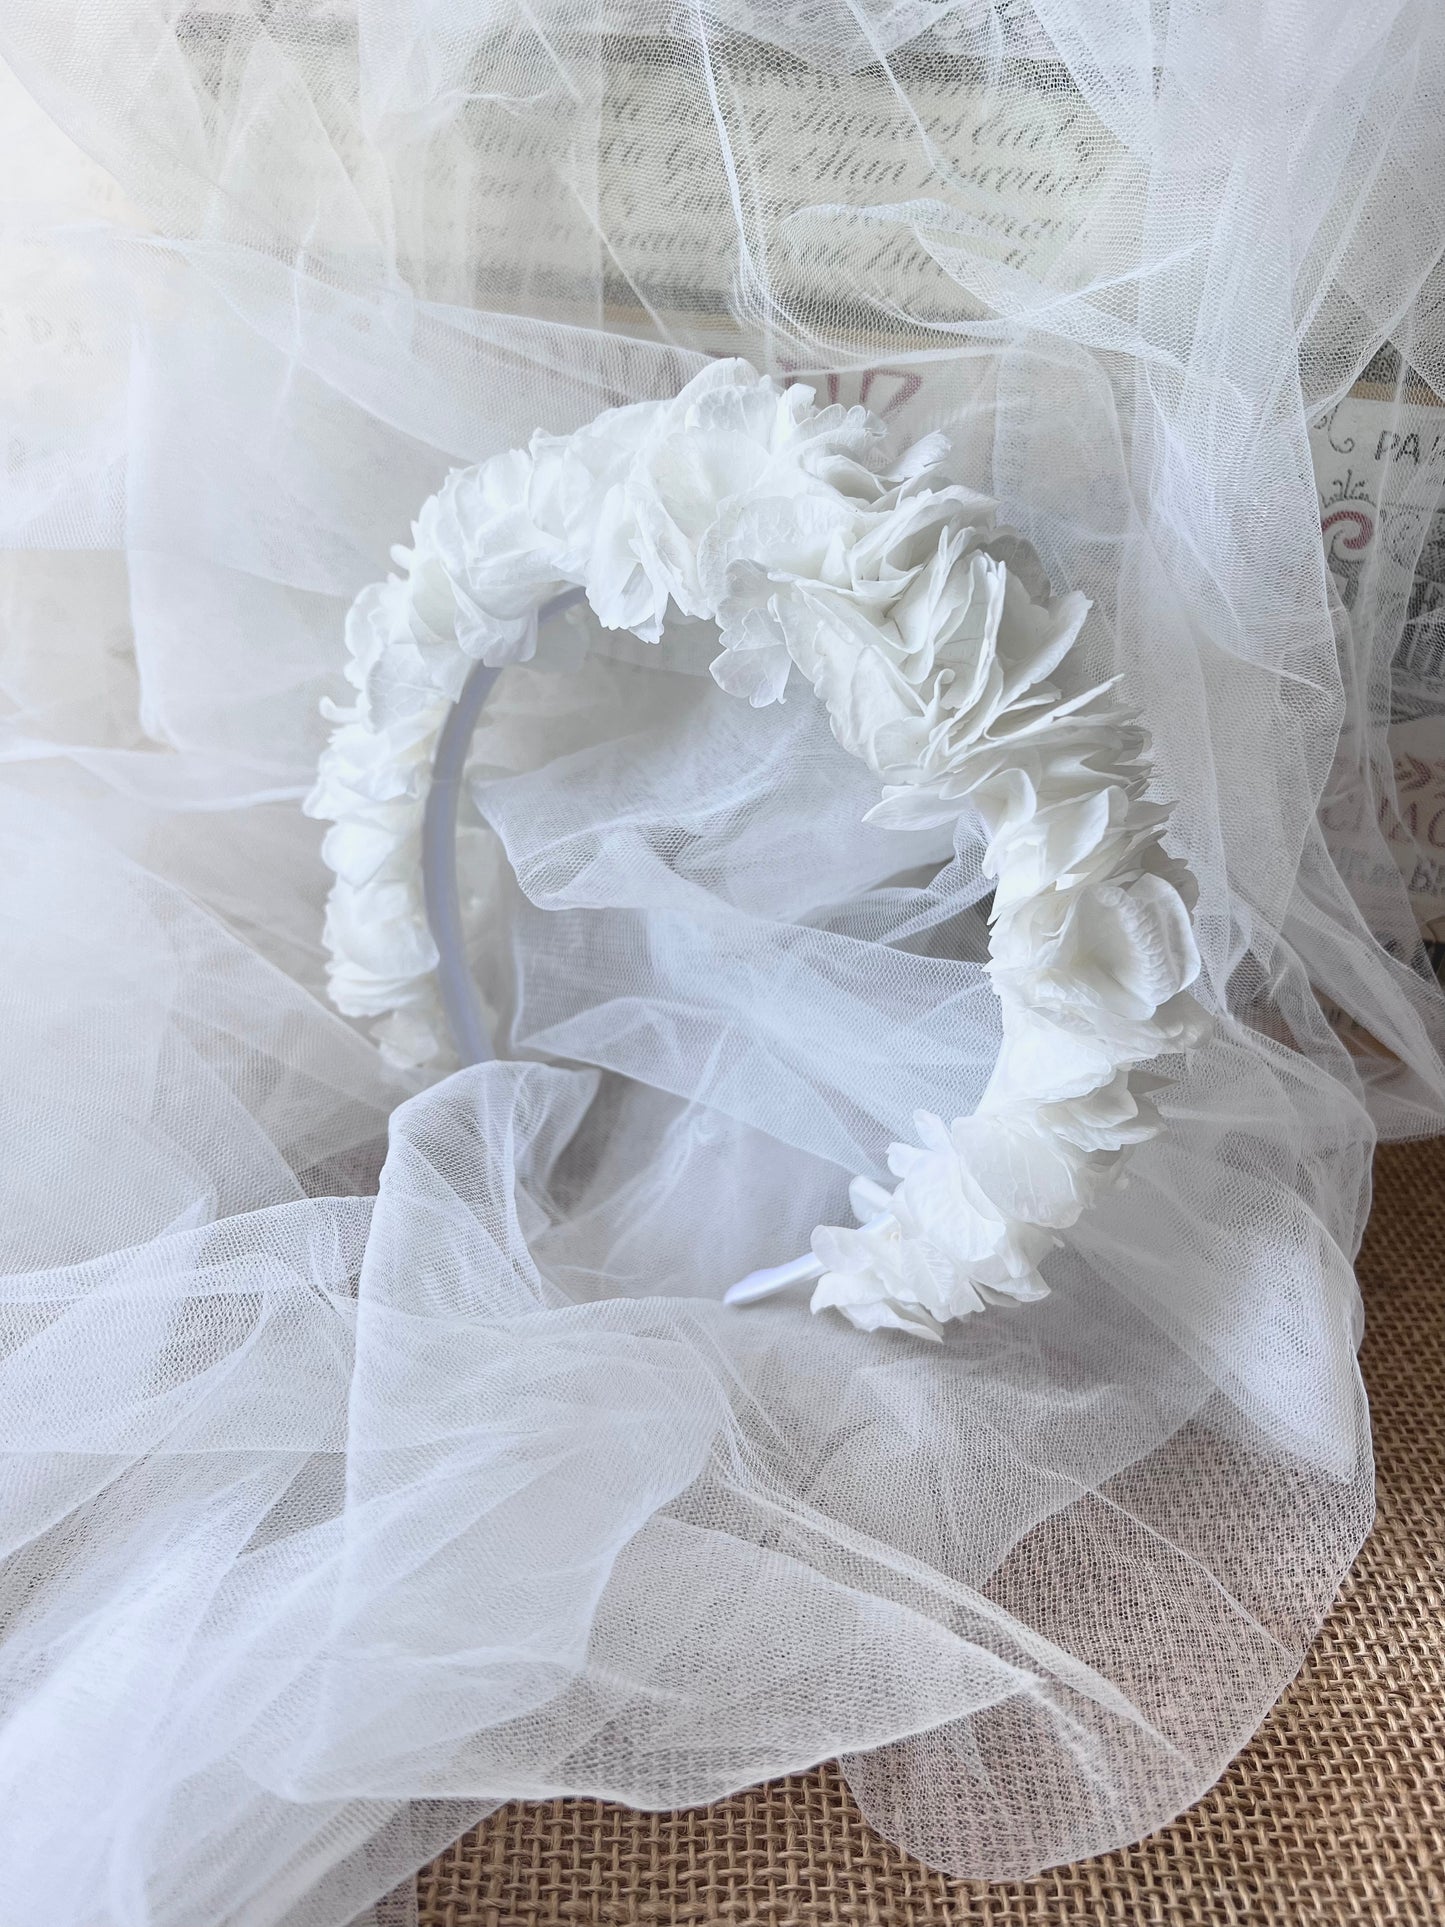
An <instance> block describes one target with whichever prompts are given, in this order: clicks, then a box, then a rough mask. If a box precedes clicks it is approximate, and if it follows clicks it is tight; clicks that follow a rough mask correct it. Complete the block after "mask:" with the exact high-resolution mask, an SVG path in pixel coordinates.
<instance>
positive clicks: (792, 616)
mask: <svg viewBox="0 0 1445 1927" xmlns="http://www.w3.org/2000/svg"><path fill="white" fill-rule="evenodd" d="M884 433H885V431H884V426H883V423H882V422H881V421H879V420H878V419H877V418H876V417H875V416H872V415H870V414H869V413H868V412H867V410H866V409H862V408H849V409H845V408H843V407H842V406H840V405H839V404H836V403H835V404H834V405H833V406H832V407H829V408H825V409H821V410H820V409H819V408H817V407H816V406H815V397H814V393H813V390H812V389H810V388H807V387H803V386H794V387H790V388H786V389H784V388H780V387H779V385H778V384H777V383H776V382H775V381H773V380H771V379H769V378H768V377H767V376H761V377H760V376H759V375H758V374H757V373H756V371H755V370H754V369H752V368H750V367H749V366H748V365H747V364H746V363H745V362H738V361H727V362H722V363H719V364H715V365H714V366H713V367H711V368H709V369H706V370H704V371H703V372H702V373H701V374H698V375H695V376H694V377H693V379H692V380H691V381H690V382H688V383H687V385H686V386H685V387H684V388H683V390H682V392H681V393H680V394H679V395H678V396H677V397H676V398H675V399H674V400H671V401H665V402H638V403H634V404H633V405H632V406H631V407H630V408H615V409H608V410H606V411H605V412H604V413H603V414H602V415H601V416H599V417H598V418H597V420H596V421H594V422H592V423H590V424H589V425H588V426H587V427H586V428H584V429H582V430H579V431H578V432H577V433H576V434H574V435H570V436H556V435H546V434H543V433H541V432H539V433H538V434H536V435H535V436H533V438H532V441H531V443H530V444H529V446H528V447H527V449H526V450H525V451H521V450H514V451H512V452H510V453H508V454H506V455H501V456H497V457H494V458H493V459H492V460H491V461H489V462H484V463H483V464H482V465H481V466H480V467H478V468H475V469H469V470H463V471H458V472H456V473H454V474H452V475H451V476H450V477H449V478H448V480H447V483H446V485H445V487H444V488H443V489H442V490H441V491H440V492H439V494H437V495H436V496H434V497H432V498H431V500H430V501H428V502H427V503H426V505H425V507H424V508H423V509H422V511H421V515H420V518H419V520H418V521H417V523H416V525H415V526H414V528H413V531H412V538H413V547H412V548H411V549H410V550H398V551H397V552H396V559H397V560H398V562H400V563H401V564H402V565H403V566H404V568H405V575H404V576H402V577H398V576H392V577H390V578H388V580H387V581H386V582H384V583H378V584H375V585H373V586H372V587H371V588H368V589H365V590H363V591H362V593H361V595H360V596H359V597H358V598H357V600H356V602H355V603H354V605H353V606H352V609H351V613H350V615H349V616H348V618H347V648H348V652H349V656H350V661H349V663H348V665H347V671H346V673H347V678H348V680H349V681H350V682H352V683H353V684H354V685H355V687H356V689H357V691H358V699H357V701H356V703H355V704H354V705H351V706H349V707H346V708H337V707H336V706H335V705H334V704H332V705H328V706H327V714H328V716H329V717H330V719H331V720H332V721H334V722H336V723H337V724H338V727H337V729H336V730H335V731H334V733H333V735H332V737H331V740H330V742H329V744H328V745H327V748H326V752H325V754H324V755H323V756H322V758H321V768H320V774H319V778H318V781H317V784H316V787H315V788H314V789H313V791H312V792H311V794H310V796H309V797H308V798H307V801H306V808H307V810H308V812H309V813H310V814H312V815H314V816H319V817H322V818H326V819H329V820H331V821H332V822H333V823H334V824H335V828H334V829H333V830H332V831H330V832H329V833H328V835H327V837H326V839H325V841H324V843H323V844H322V855H323V857H324V858H325V860H326V861H327V863H328V864H329V865H330V867H331V868H332V869H333V870H334V871H335V872H336V879H337V880H336V883H335V885H334V886H333V888H332V891H331V895H330V899H329V901H328V904H327V916H326V941H327V947H328V949H329V951H330V953H331V968H330V973H329V982H330V990H331V996H332V999H333V1001H334V1002H335V1003H336V1004H337V1006H338V1008H340V1009H341V1010H343V1011H345V1012H346V1013H347V1014H348V1015H349V1016H356V1017H367V1016H373V1015H375V1014H376V1013H377V1012H378V1011H380V1012H383V1013H385V1016H384V1021H383V1022H382V1023H381V1024H380V1025H379V1026H377V1027H376V1030H377V1034H378V1037H379V1040H380V1042H381V1045H382V1049H383V1051H384V1052H388V1054H390V1055H391V1056H392V1057H393V1058H396V1057H400V1059H401V1061H402V1062H404V1063H405V1062H408V1061H420V1062H422V1063H428V1062H430V1061H431V1060H432V1059H433V1058H434V1057H435V1056H436V1055H437V1054H438V1053H439V1052H440V1050H441V1049H442V1048H443V1047H444V1046H443V1037H442V1035H441V1033H442V1032H443V1031H444V1023H443V1020H442V1011H441V1005H440V995H439V991H438V988H437V984H436V981H435V976H434V972H435V967H436V963H437V956H436V951H435V945H434V942H433V939H432V935H431V933H430V931H429V930H428V927H427V917H426V907H425V903H424V900H423V891H422V826H423V819H424V815H425V810H426V799H427V792H428V787H429V783H428V779H429V776H430V771H431V766H432V761H433V758H434V755H435V751H436V744H437V739H438V737H439V736H440V734H441V727H442V724H443V722H444V721H445V719H446V716H447V713H448V710H449V708H450V706H451V703H452V702H454V701H455V699H456V697H457V696H458V695H459V694H460V691H461V686H462V682H463V680H464V673H465V669H466V668H467V666H468V665H469V664H470V663H471V662H474V661H481V662H483V663H486V664H488V665H489V666H492V667H500V666H501V665H503V664H505V663H508V662H517V661H525V660H527V659H528V658H529V657H530V656H531V655H532V653H533V651H534V648H535V644H536V617H537V615H538V613H539V612H540V610H541V608H542V607H543V605H544V604H545V603H546V602H548V601H549V600H550V599H551V598H553V597H555V596H556V595H558V594H559V592H560V591H561V590H562V589H563V588H564V586H566V585H580V586H581V587H583V588H584V589H585V590H586V595H587V601H588V604H589V605H590V607H591V609H592V612H593V614H594V615H595V616H596V617H597V620H598V621H599V622H600V623H601V625H602V626H603V628H604V629H627V630H630V631H631V632H632V633H633V634H634V635H636V636H638V637H640V638H641V639H642V640H643V641H644V642H652V643H660V642H661V641H662V639H663V626H664V623H665V621H666V619H667V615H668V612H669V610H672V611H673V612H675V613H679V614H681V615H684V616H692V617H696V618H699V619H701V620H702V621H705V622H715V623H716V624H717V625H718V631H719V640H720V642H721V645H722V649H723V654H722V655H720V656H718V657H717V658H716V659H715V660H714V662H713V664H712V675H713V679H714V681H716V682H717V683H718V684H719V685H720V686H721V687H722V688H723V689H725V690H728V691H729V692H730V693H733V694H736V695H742V696H746V697H747V698H748V699H749V701H750V702H752V703H753V704H754V705H755V706H760V705H762V704H765V703H769V702H775V701H778V700H780V699H781V698H782V696H783V693H784V691H785V690H786V688H787V684H788V678H789V675H790V673H791V671H792V669H793V667H794V666H795V665H796V667H797V668H798V669H799V670H801V672H802V674H803V675H804V676H805V677H806V678H807V680H808V681H809V682H810V683H811V684H812V687H813V689H814V692H815V693H816V694H817V695H818V696H819V697H820V698H821V699H822V701H823V703H824V705H825V707H826V709H827V712H828V719H829V722H830V723H831V725H832V730H833V734H834V736H836V737H837V739H838V741H839V742H840V743H841V744H842V746H843V747H844V749H846V750H848V751H849V752H850V754H852V755H854V756H857V757H858V758H860V759H861V761H863V762H864V763H866V764H867V766H868V768H869V769H870V770H871V771H872V772H873V774H874V775H875V776H877V777H880V778H881V779H882V781H883V786H884V787H883V798H882V801H881V802H880V803H877V804H875V805H874V807H873V808H872V809H871V810H870V811H869V812H868V814H867V817H866V818H865V821H870V822H881V823H888V824H895V825H898V826H900V827H903V828H908V827H927V828H932V827H943V828H945V829H947V830H948V831H949V832H950V833H952V832H954V831H955V830H956V829H957V827H958V825H959V822H960V820H961V819H962V818H963V817H965V816H966V815H967V816H970V817H971V818H972V819H973V820H974V821H975V822H976V823H977V824H978V825H979V827H980V829H981V832H982V835H983V838H984V853H983V861H982V866H981V867H982V872H983V874H984V875H985V876H986V877H988V878H990V879H991V880H992V882H993V885H994V891H993V905H992V909H991V911H990V918H989V921H990V924H991V926H992V933H991V938H990V945H989V966H988V967H989V974H990V976H991V977H992V979H993V983H994V987H995V989H996V991H997V992H998V995H999V999H1000V1002H1001V1004H1002V1007H1003V1008H1002V1017H1003V1040H1002V1047H1001V1049H1000V1051H999V1056H998V1062H997V1063H996V1065H995V1066H994V1070H993V1074H992V1076H991V1077H990V1078H989V1081H988V1085H987V1087H986V1088H985V1090H984V1093H983V1096H982V1097H981V1099H980V1100H979V1104H978V1108H977V1110H976V1111H975V1112H974V1113H973V1115H972V1116H970V1117H966V1118H955V1119H954V1120H953V1123H952V1125H951V1126H946V1125H945V1124H944V1123H943V1120H942V1119H941V1118H938V1117H934V1116H932V1115H931V1114H930V1113H929V1112H927V1111H920V1112H919V1113H918V1114H917V1116H916V1118H915V1120H914V1122H915V1124H916V1126H917V1129H918V1132H919V1135H920V1136H921V1137H922V1139H923V1143H922V1145H921V1146H920V1145H911V1144H894V1145H892V1146H890V1148H889V1152H888V1163H889V1167H890V1169H891V1170H892V1171H893V1173H894V1175H895V1176H896V1177H898V1178H899V1179H900V1180H901V1182H900V1183H899V1184H898V1186H897V1187H896V1189H895V1190H894V1191H893V1192H892V1193H891V1194H890V1193H888V1192H887V1191H885V1190H884V1189H883V1188H882V1187H881V1186H880V1185H878V1184H877V1183H875V1182H874V1181H873V1180H872V1179H871V1178H868V1177H866V1176H863V1177H859V1178H858V1179H857V1180H856V1181H855V1183H854V1184H853V1186H852V1201H853V1208H854V1211H855V1212H856V1214H857V1216H858V1217H859V1219H860V1220H862V1221H863V1223H862V1228H861V1229H859V1230H856V1231H849V1230H845V1229H843V1228H841V1227H833V1226H825V1227H822V1228H821V1229H820V1230H818V1231H815V1232H814V1234H813V1241H812V1242H813V1249H814V1253H815V1256H816V1261H817V1262H816V1264H815V1265H809V1266H807V1267H804V1268H803V1269H802V1271H801V1274H799V1272H798V1268H797V1267H793V1268H790V1271H789V1273H788V1274H787V1275H788V1279H789V1282H792V1280H793V1277H794V1276H800V1277H801V1278H806V1277H807V1276H808V1275H809V1274H812V1275H816V1276H818V1284H817V1287H816V1289H815V1290H814V1292H813V1298H812V1306H813V1310H814V1311H821V1310H823V1309H825V1308H826V1307H829V1306H833V1307H836V1308H837V1309H838V1310H839V1311H841V1312H842V1313H843V1315H844V1316H845V1317H846V1318H847V1319H848V1321H849V1323H850V1324H853V1325H856V1326H857V1327H858V1328H859V1329H860V1330H862V1331H878V1330H883V1329H892V1330H897V1331H907V1332H912V1333H913V1334H914V1335H915V1336H917V1337H922V1338H928V1339H933V1340H936V1339H937V1338H938V1337H939V1336H940V1334H941V1329H942V1326H943V1325H944V1324H945V1323H946V1322H947V1321H948V1320H949V1319H951V1318H959V1317H963V1316H966V1315H967V1314H968V1313H969V1312H973V1311H979V1310H981V1309H982V1308H983V1307H984V1305H985V1303H986V1302H988V1301H990V1300H997V1299H1006V1298H1014V1299H1031V1298H1039V1297H1042V1296H1044V1295H1045V1293H1046V1292H1047V1289H1048V1287H1047V1285H1046V1284H1045V1283H1044V1280H1043V1278H1042V1276H1041V1275H1040V1272H1039V1265H1040V1263H1041V1262H1042V1260H1043V1259H1044V1258H1045V1257H1046V1256H1047V1254H1048V1253H1049V1252H1050V1251H1051V1250H1053V1249H1054V1248H1055V1247H1056V1246H1057V1245H1058V1244H1059V1242H1060V1239H1059V1237H1058V1235H1057V1234H1058V1232H1059V1231H1060V1230H1061V1229H1063V1228H1066V1227H1067V1226H1070V1225H1072V1224H1074V1223H1076V1222H1077V1220H1078V1218H1079V1217H1080V1215H1081V1214H1082V1212H1083V1211H1084V1210H1085V1209H1086V1208H1087V1206H1088V1205H1089V1204H1090V1203H1091V1202H1092V1200H1093V1199H1094V1197H1095V1196H1097V1194H1098V1192H1099V1190H1100V1188H1101V1187H1102V1186H1103V1185H1104V1184H1106V1183H1109V1182H1111V1181H1115V1180H1117V1178H1118V1177H1119V1176H1120V1175H1121V1170H1120V1167H1121V1160H1122V1156H1123V1153H1124V1151H1125V1150H1126V1149H1127V1148H1128V1147H1129V1146H1130V1145H1132V1144H1137V1143H1139V1142H1141V1141H1142V1140H1144V1139H1146V1138H1149V1137H1152V1136H1153V1135H1154V1134H1155V1132H1156V1131H1157V1130H1158V1129H1159V1128H1160V1126H1159V1118H1158V1113H1157V1111H1156V1109H1155V1107H1154V1105H1153V1103H1152V1102H1151V1101H1150V1098H1149V1096H1148V1095H1147V1093H1148V1092H1151V1091H1153V1090H1154V1089H1156V1088H1157V1082H1158V1080H1157V1079H1153V1078H1150V1077H1149V1076H1148V1075H1147V1074H1141V1073H1140V1071H1139V1070H1138V1066H1139V1065H1140V1064H1143V1063H1147V1062H1148V1061H1150V1060H1151V1059H1154V1058H1157V1057H1159V1056H1161V1055H1162V1054H1163V1053H1165V1052H1178V1051H1182V1050H1185V1049H1187V1048H1188V1047H1189V1046H1191V1045H1193V1044H1196V1043H1198V1042H1199V1040H1200V1038H1201V1037H1202V1036H1203V1035H1204V1032H1205V1029H1206V1027H1207V1020H1206V1018H1205V1015H1204V1012H1203V1011H1202V1010H1201V1009H1200V1007H1199V1005H1198V1004H1197V1003H1196V1002H1195V1000H1194V999H1193V998H1192V997H1191V996H1190V995H1189V994H1188V986H1189V985H1190V984H1192V983H1193V982H1194V980H1195V978H1196V977H1197V976H1198V974H1199V952H1198V950H1197V949H1196V947H1195V943H1194V935H1193V931H1192V930H1191V928H1190V923H1189V909H1190V905H1191V904H1192V902H1193V900H1194V894H1195V893H1194V879H1193V878H1192V876H1190V874H1189V872H1188V870H1187V869H1186V868H1185V867H1184V866H1183V865H1182V864H1181V863H1180V862H1178V861H1177V860H1173V859H1171V858H1169V857H1168V856H1166V855H1165V853H1164V849H1163V845H1162V832H1163V829H1164V826H1165V825H1166V823H1167V822H1168V815H1169V813H1168V811H1167V809H1165V808H1163V807H1161V806H1160V805H1158V804H1153V803H1149V802H1148V801H1146V800H1145V791H1146V789H1147V788H1148V784H1149V778H1150V773H1151V772H1150V770H1149V767H1148V764H1147V763H1146V761H1145V760H1144V754H1143V752H1144V749H1145V747H1146V744H1147V738H1146V736H1145V735H1144V733H1143V732H1142V731H1141V730H1140V728H1139V727H1138V719H1137V717H1135V716H1134V715H1133V713H1132V712H1130V711H1127V710H1121V709H1120V708H1118V707H1117V706H1108V705H1106V704H1105V702H1104V700H1103V699H1104V698H1105V697H1106V696H1107V695H1108V694H1109V693H1110V691H1109V688H1108V687H1107V686H1105V687H1104V688H1101V689H1086V690H1085V691H1083V692H1082V693H1081V694H1074V695H1072V696H1069V697H1065V696H1064V695H1063V694H1062V693H1061V692H1060V690H1059V688H1058V687H1057V686H1056V684H1055V683H1053V682H1052V681H1050V680H1049V678H1050V677H1051V676H1052V674H1053V673H1054V671H1055V670H1057V669H1059V668H1060V666H1061V665H1062V664H1063V662H1064V659H1065V658H1066V656H1067V655H1068V653H1069V651H1070V649H1071V648H1072V647H1073V644H1074V642H1075V640H1076V638H1077V636H1078V633H1079V630H1080V629H1081V628H1082V626H1083V622H1084V618H1085V616H1086V615H1087V613H1088V603H1087V601H1086V600H1085V598H1084V597H1083V596H1080V595H1077V594H1075V595H1068V596H1063V597H1061V598H1059V599H1058V600H1057V601H1055V600H1053V599H1051V598H1050V597H1049V596H1048V593H1047V586H1046V585H1045V584H1044V583H1043V582H1042V579H1041V577H1040V574H1039V570H1038V566H1037V561H1036V559H1035V558H1034V557H1033V555H1032V553H1031V551H1029V550H1028V549H1027V547H1026V546H1025V545H1023V544H1021V543H1020V541H1019V539H1018V538H1017V536H1015V535H1014V534H1013V533H1012V532H1011V531H1000V530H997V529H995V527H994V526H993V504H992V503H991V502H988V501H986V500H984V499H982V498H981V497H979V496H977V495H974V494H973V493H971V492H970V491H969V490H968V489H967V488H966V487H963V486H960V485H959V484H957V483H954V482H952V481H951V480H950V478H949V476H948V474H947V469H946V460H947V455H948V447H947V443H946V442H945V441H944V440H943V438H942V437H940V436H934V437H932V438H930V440H929V442H927V443H925V444H922V445H920V446H917V447H915V448H911V449H908V450H906V451H904V453H903V454H902V455H901V457H899V458H898V459H896V460H895V461H893V462H891V463H889V464H888V466H887V468H886V469H885V470H884V472H882V473H880V472H879V470H880V467H881V465H882V456H881V451H882V445H883V441H884ZM418 1047H419V1049H418ZM770 1269H772V1268H770ZM742 1289H743V1290H744V1291H746V1290H747V1281H744V1284H743V1288H742Z"/></svg>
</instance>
